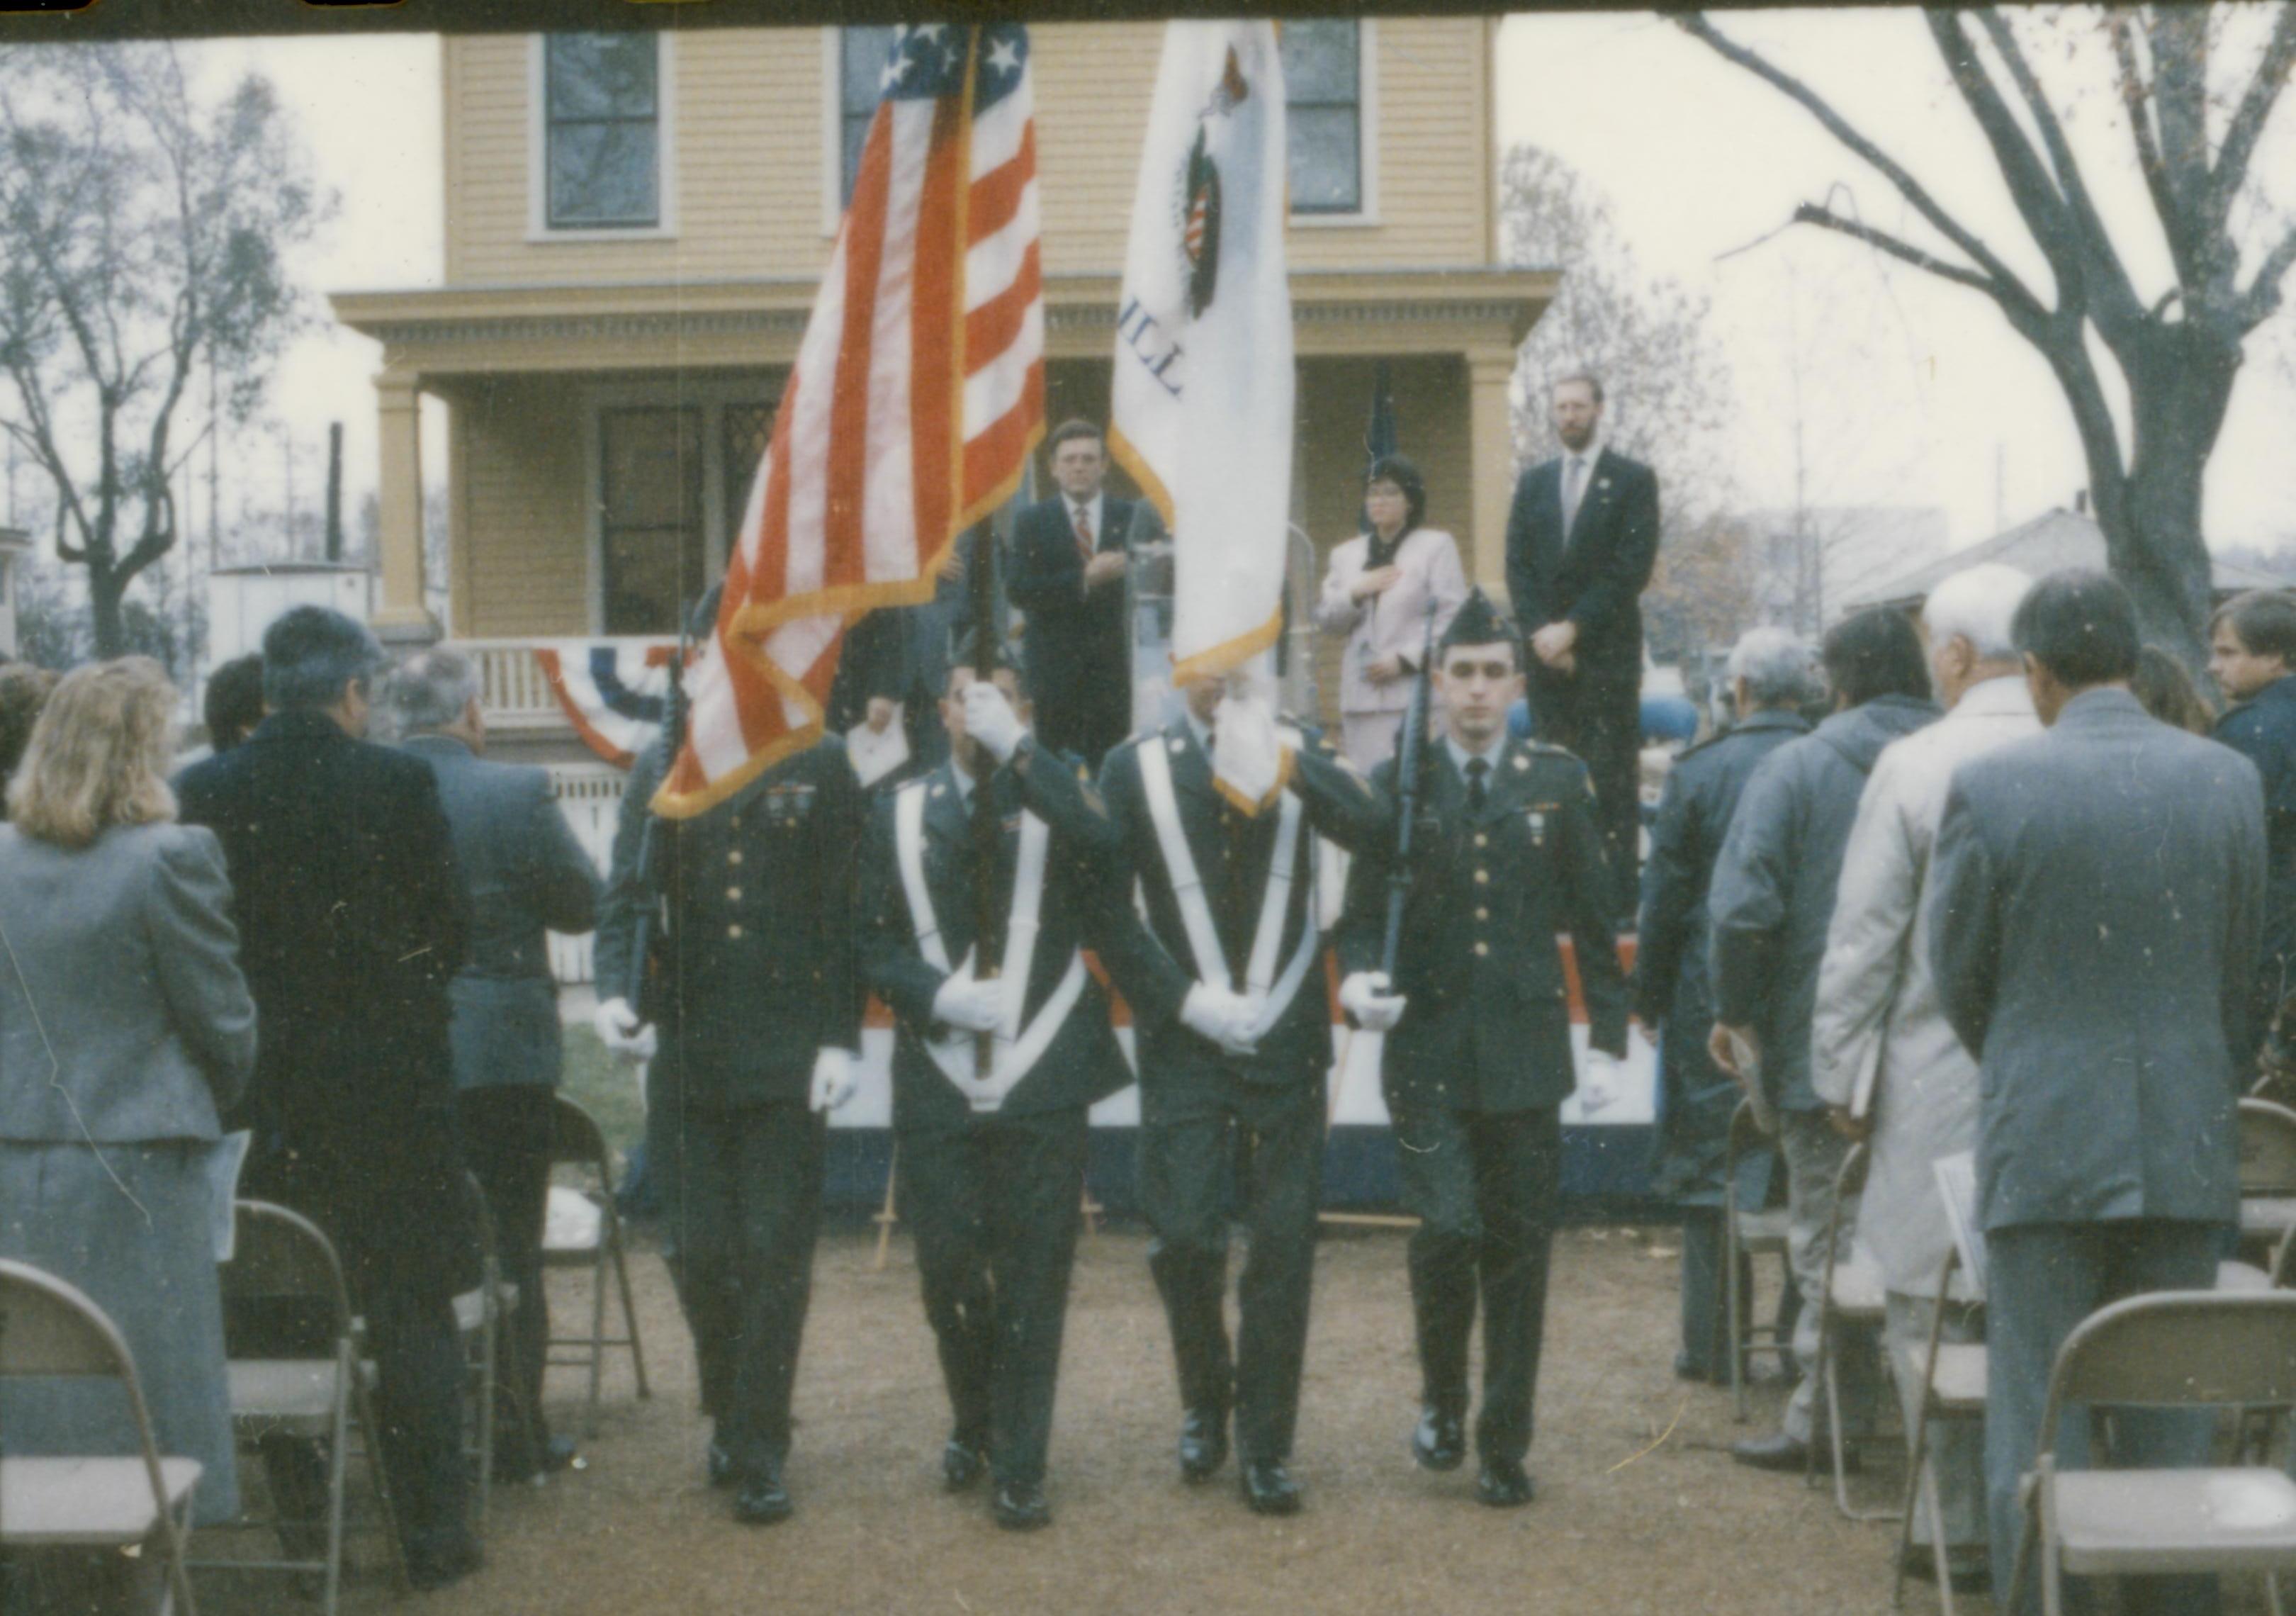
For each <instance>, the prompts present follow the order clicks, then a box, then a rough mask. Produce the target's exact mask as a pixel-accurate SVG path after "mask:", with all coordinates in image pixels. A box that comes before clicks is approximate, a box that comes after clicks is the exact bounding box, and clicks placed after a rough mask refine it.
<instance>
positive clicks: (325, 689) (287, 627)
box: [263, 606, 382, 712]
mask: <svg viewBox="0 0 2296 1616" xmlns="http://www.w3.org/2000/svg"><path fill="white" fill-rule="evenodd" d="M381 663H382V647H381V645H378V644H375V638H374V636H373V635H372V634H370V633H368V632H367V629H366V626H365V624H363V623H361V622H358V621H357V619H352V618H348V617H345V616H344V615H343V614H342V613H341V612H340V611H333V610H332V609H331V608H329V607H325V606H291V607H290V608H288V610H287V611H283V612H282V613H280V615H279V616H278V617H277V618H276V619H274V620H273V622H272V624H271V627H270V628H266V629H265V630H264V631H263V699H264V701H266V702H268V703H269V704H270V707H271V710H272V711H274V712H297V711H324V710H326V709H328V708H330V707H332V706H334V705H335V704H336V703H337V702H338V701H341V700H342V699H343V689H344V687H345V686H346V685H351V684H353V683H357V684H358V685H361V686H362V687H364V686H365V685H366V683H367V682H368V681H369V680H370V679H372V678H373V677H374V670H375V669H377V668H378V667H380V666H381Z"/></svg>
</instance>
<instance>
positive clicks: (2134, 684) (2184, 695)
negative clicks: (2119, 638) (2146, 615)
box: [2128, 645, 2217, 735]
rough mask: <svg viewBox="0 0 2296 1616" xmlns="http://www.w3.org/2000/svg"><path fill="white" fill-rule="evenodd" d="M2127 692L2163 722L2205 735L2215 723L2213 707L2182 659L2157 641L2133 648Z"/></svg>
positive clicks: (2215, 717)
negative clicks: (2135, 651) (2134, 670)
mask: <svg viewBox="0 0 2296 1616" xmlns="http://www.w3.org/2000/svg"><path fill="white" fill-rule="evenodd" d="M2128 693H2129V694H2131V695H2133V696H2135V697H2136V700H2137V701H2138V702H2139V703H2140V704H2141V705H2142V706H2143V707H2144V710H2145V711H2146V712H2149V713H2151V714H2152V715H2153V717H2154V718H2158V719H2160V720H2161V723H2163V724H2173V725H2175V726H2177V728H2178V729H2188V730H2190V731H2192V732H2193V734H2196V735H2205V734H2208V733H2209V731H2210V730H2211V729H2213V728H2215V727H2216V721H2217V715H2216V711H2215V710H2214V709H2213V708H2211V707H2210V705H2209V701H2208V698H2207V697H2206V696H2203V695H2202V693H2201V687H2200V685H2197V684H2195V683H2194V679H2193V676H2192V675H2191V674H2190V673H2188V672H2186V671H2185V665H2184V664H2183V663H2182V662H2179V661H2178V660H2177V659H2176V658H2174V657H2172V656H2170V655H2169V653H2168V652H2165V651H2163V650H2161V648H2160V647H2159V646H2158V645H2147V646H2144V648H2143V649H2141V650H2140V651H2138V652H2137V653H2136V673H2135V674H2134V675H2133V676H2132V677H2130V678H2129V681H2128Z"/></svg>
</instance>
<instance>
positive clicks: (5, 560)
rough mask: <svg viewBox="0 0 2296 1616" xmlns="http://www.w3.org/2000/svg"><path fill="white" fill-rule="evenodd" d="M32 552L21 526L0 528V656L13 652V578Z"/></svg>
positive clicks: (14, 626) (14, 599)
mask: <svg viewBox="0 0 2296 1616" xmlns="http://www.w3.org/2000/svg"><path fill="white" fill-rule="evenodd" d="M30 554H32V536H31V535H30V534H29V533H27V532H25V531H24V529H21V528H0V656H9V657H12V656H14V655H15V654H16V578H17V573H18V570H20V569H21V567H22V566H23V564H24V561H25V558H26V557H28V556H29V555H30Z"/></svg>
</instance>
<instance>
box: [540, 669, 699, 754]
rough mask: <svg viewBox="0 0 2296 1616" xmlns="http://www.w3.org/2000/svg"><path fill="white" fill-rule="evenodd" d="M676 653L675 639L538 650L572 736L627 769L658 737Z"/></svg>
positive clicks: (546, 675) (544, 675) (543, 673)
mask: <svg viewBox="0 0 2296 1616" xmlns="http://www.w3.org/2000/svg"><path fill="white" fill-rule="evenodd" d="M676 655H677V643H676V641H674V640H662V641H659V642H657V643H654V644H646V643H644V642H636V643H632V642H629V641H623V642H620V643H619V644H609V645H598V644H588V643H586V642H582V641H577V640H569V641H566V642H564V643H562V644H556V645H537V646H536V647H535V651H534V660H535V661H536V663H537V665H539V666H540V668H541V669H542V677H544V678H545V679H547V680H548V681H549V682H550V689H551V693H553V695H555V696H556V697H557V698H558V705H559V706H560V707H562V708H563V709H564V710H565V712H566V717H567V718H568V720H569V721H570V722H571V723H572V724H573V726H574V733H575V734H578V735H579V736H581V737H582V740H583V743H584V744H586V746H588V747H589V749H590V750H591V751H594V752H595V753H597V754H598V756H600V757H601V758H603V759H605V760H606V761H607V762H609V763H611V764H612V765H613V766H614V767H617V768H627V767H629V766H630V765H631V764H632V763H634V762H635V761H636V759H637V755H638V754H639V753H640V752H642V751H644V750H645V749H646V748H647V747H648V746H651V745H652V743H653V738H654V736H655V735H657V734H660V731H661V722H662V716H663V710H664V708H665V706H666V705H667V703H668V698H669V664H670V661H671V659H673V658H674V657H676Z"/></svg>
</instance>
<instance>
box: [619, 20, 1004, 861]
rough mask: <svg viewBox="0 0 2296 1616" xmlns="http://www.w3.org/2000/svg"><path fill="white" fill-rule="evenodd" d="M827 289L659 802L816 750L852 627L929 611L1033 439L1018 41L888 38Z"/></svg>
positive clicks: (693, 805)
mask: <svg viewBox="0 0 2296 1616" xmlns="http://www.w3.org/2000/svg"><path fill="white" fill-rule="evenodd" d="M879 85H880V93H881V99H880V100H879V102H878V103H877V111H876V115H875V117H874V119H873V121H872V122H871V124H870V126H869V133H868V135H867V137H866V139H865V142H864V144H863V145H862V149H861V161H860V166H859V168H857V170H856V171H855V174H854V179H853V200H852V201H851V203H850V204H849V206H848V207H847V209H846V213H845V222H844V225H843V226H842V227H841V228H840V230H839V232H838V236H837V247H836V250H835V251H834V253H832V256H831V258H830V261H829V267H828V269H827V270H826V271H825V272H824V274H823V275H822V278H821V290H820V291H819V293H818V294H817V295H816V297H815V299H814V305H813V314H812V316H811V318H810V319H809V320H808V323H807V324H806V328H805V336H804V338H803V339H802V340H801V341H800V342H799V347H798V354H797V365H796V367H795V369H794V370H792V371H791V374H790V379H789V382H788V385H787V386H786V387H785V388H784V389H783V392H782V398H781V404H780V406H779V409H778V411H777V412H776V414H775V417H774V433H773V442H772V444H771V445H770V447H767V450H766V457H765V459H764V461H763V462H762V463H760V464H759V465H758V476H757V480H756V481H755V483H753V484H752V485H751V487H750V498H749V503H748V508H747V509H746V510H745V511H744V513H743V514H742V527H741V530H740V533H739V534H738V536H737V540H736V543H735V545H734V553H733V554H732V556H731V557H730V558H729V559H728V561H727V563H726V586H725V594H724V595H723V596H722V598H721V600H720V602H719V604H718V608H717V622H716V625H715V627H714V628H713V631H712V632H711V634H710V636H709V639H708V640H707V641H706V642H705V643H704V644H702V646H701V652H700V654H699V655H698V656H697V657H696V658H695V660H694V663H693V669H692V671H691V672H690V673H689V674H688V675H687V676H686V693H687V698H688V701H690V703H691V708H690V711H691V718H690V720H689V722H688V725H687V731H686V736H685V746H684V747H683V748H682V749H681V750H680V751H679V752H678V755H677V758H676V761H675V762H674V763H673V765H672V766H671V768H670V772H669V775H668V778H667V779H665V780H664V781H663V783H662V787H661V790H660V792H659V793H657V794H656V796H655V798H654V801H653V807H654V808H655V811H657V812H658V813H661V814H665V815H668V816H671V817H673V818H676V817H683V816H687V815H692V814H697V813H700V812H701V811H702V810H703V809H705V808H709V807H710V806H711V805H712V804H714V803H717V802H719V801H722V800H725V799H726V797H728V796H730V795H731V794H732V793H733V792H735V791H737V790H739V789H740V788H741V787H742V785H743V784H744V783H747V782H748V781H750V780H751V779H753V778H755V777H756V776H757V775H758V774H759V773H760V772H762V771H763V770H764V769H766V768H767V767H770V766H771V765H772V764H774V763H775V762H776V761H778V760H779V759H783V758H785V757H787V756H789V755H790V753H791V752H793V751H797V750H799V748H801V747H805V746H809V745H811V744H812V743H813V742H815V741H816V740H817V739H819V738H820V735H821V730H822V721H821V714H822V708H823V706H824V703H825V702H826V701H828V698H829V686H830V682H831V680H832V678H833V677H835V675H836V672H837V655H838V648H839V645H840V641H841V638H842V636H843V633H844V628H845V625H846V624H847V623H848V622H849V621H850V620H851V619H854V618H856V617H857V616H859V615H860V614H861V613H862V612H864V611H871V610H873V609H875V608H878V607H883V606H898V605H914V604H916V603H919V602H921V601H923V600H926V599H928V598H930V597H931V595H932V591H933V572H934V570H935V569H936V568H937V567H939V564H940V562H941V560H942V559H943V557H944V556H946V555H947V552H948V546H950V545H951V544H953V543H954V542H955V538H956V536H957V534H958V533H959V532H961V531H962V530H963V529H965V528H966V527H968V526H970V525H971V524H972V523H973V522H975V521H979V520H980V518H981V517H982V516H984V515H986V514H987V513H988V512H989V511H990V510H992V509H993V508H995V507H996V505H997V504H1001V503H1002V502H1003V501H1004V500H1005V497H1006V496H1008V495H1010V494H1011V493H1012V492H1013V489H1014V488H1016V487H1017V486H1019V483H1020V480H1021V475H1022V473H1023V472H1025V471H1026V469H1027V466H1028V461H1029V452H1030V451H1031V450H1032V449H1033V448H1034V447H1036V444H1037V439H1039V438H1040V437H1042V436H1043V433H1044V420H1045V304H1044V275H1043V269H1042V266H1041V264H1040V261H1039V250H1038V226H1037V136H1036V128H1035V123H1034V119H1033V116H1032V113H1031V110H1030V100H1031V98H1030V94H1029V35H1028V30H1027V29H1024V28H1022V27H1021V25H1020V24H1018V23H1009V22H1005V23H988V24H982V25H979V26H964V27H959V26H953V25H947V24H942V23H923V24H920V25H918V26H916V27H914V28H902V29H896V30H895V32H894V37H893V43H892V48H891V50H890V52H889V53H888V54H887V57H886V61H885V65H884V69H883V71H882V72H881V75H880V77H879Z"/></svg>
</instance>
